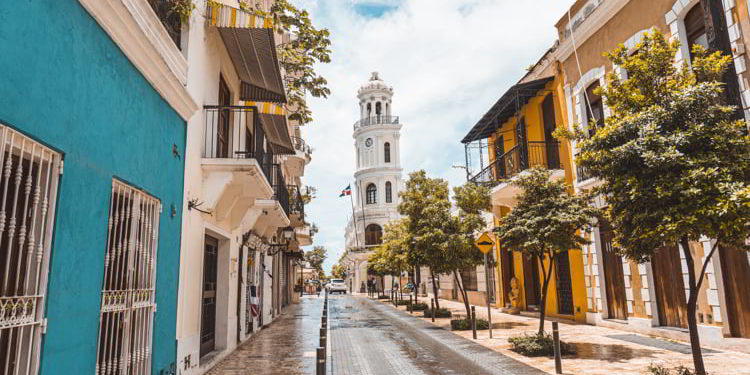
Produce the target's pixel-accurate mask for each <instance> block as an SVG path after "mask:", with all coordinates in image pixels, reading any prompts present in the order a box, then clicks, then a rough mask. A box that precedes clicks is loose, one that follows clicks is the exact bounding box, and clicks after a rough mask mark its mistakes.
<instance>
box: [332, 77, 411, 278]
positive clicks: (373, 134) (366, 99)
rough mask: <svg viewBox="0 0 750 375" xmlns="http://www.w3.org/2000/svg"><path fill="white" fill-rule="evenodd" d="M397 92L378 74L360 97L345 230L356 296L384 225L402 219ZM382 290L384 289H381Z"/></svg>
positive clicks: (371, 78)
mask: <svg viewBox="0 0 750 375" xmlns="http://www.w3.org/2000/svg"><path fill="white" fill-rule="evenodd" d="M392 97H393V88H392V87H390V86H388V85H386V84H385V82H383V80H381V79H380V76H379V74H378V73H377V72H374V73H372V75H371V76H370V80H369V81H368V82H366V83H365V84H363V85H362V86H361V87H360V89H359V91H358V92H357V98H358V99H359V113H360V116H359V117H360V118H359V120H358V121H357V122H355V123H354V129H353V131H354V132H353V134H352V137H353V138H354V148H355V151H356V153H355V155H356V161H355V163H356V164H355V165H356V172H355V173H354V180H355V183H354V205H355V209H354V217H353V218H350V220H349V223H348V225H347V228H346V242H345V243H346V247H347V249H348V250H349V251H350V253H351V256H348V257H347V258H350V259H349V262H348V264H347V265H346V266H347V268H348V269H349V275H350V276H351V277H349V278H348V279H349V280H347V282H348V283H349V284H350V287H351V288H352V291H355V292H359V291H360V290H361V289H362V285H366V283H367V280H368V276H367V256H369V254H370V253H371V252H372V250H373V249H374V248H375V247H376V246H377V245H379V244H380V243H382V238H383V230H384V228H385V224H387V223H388V222H390V221H392V220H395V219H398V218H399V217H400V215H399V213H398V203H399V192H400V191H401V188H402V180H401V172H402V169H401V147H400V145H401V140H400V135H401V123H400V122H399V118H398V117H397V116H394V115H393V114H392V112H391V111H392V101H391V99H392ZM378 287H380V286H379V285H378Z"/></svg>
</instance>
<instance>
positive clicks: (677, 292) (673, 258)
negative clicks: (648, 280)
mask: <svg viewBox="0 0 750 375" xmlns="http://www.w3.org/2000/svg"><path fill="white" fill-rule="evenodd" d="M651 268H652V270H653V272H652V273H653V275H654V287H655V288H656V305H657V307H658V310H659V324H660V325H662V326H668V327H679V328H687V302H686V300H685V285H684V283H683V281H682V265H681V262H680V253H679V249H678V248H677V246H676V245H672V246H665V247H662V248H660V249H658V250H656V252H654V255H653V256H652V257H651Z"/></svg>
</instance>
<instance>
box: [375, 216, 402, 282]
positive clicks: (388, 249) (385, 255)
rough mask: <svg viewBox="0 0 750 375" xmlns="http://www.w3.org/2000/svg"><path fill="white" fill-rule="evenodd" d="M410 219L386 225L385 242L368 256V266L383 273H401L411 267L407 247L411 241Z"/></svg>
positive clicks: (395, 274) (396, 274) (394, 274)
mask: <svg viewBox="0 0 750 375" xmlns="http://www.w3.org/2000/svg"><path fill="white" fill-rule="evenodd" d="M408 228H409V219H408V218H402V219H400V220H397V221H393V222H390V223H388V224H386V225H385V233H384V234H383V243H382V244H380V246H378V247H377V248H375V252H374V253H372V254H371V255H370V257H369V258H368V260H367V262H368V267H370V268H371V269H372V270H374V271H375V272H376V273H378V274H381V275H392V276H398V275H401V272H403V271H406V270H408V269H409V268H410V265H409V262H408V255H407V247H408V246H409V243H410V242H411V236H410V234H409V230H408Z"/></svg>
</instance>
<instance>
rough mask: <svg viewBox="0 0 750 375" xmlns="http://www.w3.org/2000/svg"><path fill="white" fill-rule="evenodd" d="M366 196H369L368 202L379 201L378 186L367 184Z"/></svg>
mask: <svg viewBox="0 0 750 375" xmlns="http://www.w3.org/2000/svg"><path fill="white" fill-rule="evenodd" d="M366 196H367V200H366V202H367V204H375V203H377V201H378V199H377V197H378V188H376V187H375V184H369V185H367V189H366Z"/></svg>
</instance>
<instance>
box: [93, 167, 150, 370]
mask: <svg viewBox="0 0 750 375" xmlns="http://www.w3.org/2000/svg"><path fill="white" fill-rule="evenodd" d="M160 211H161V203H160V202H159V200H157V199H156V198H154V197H152V196H150V195H147V194H146V193H144V192H142V191H140V190H136V189H134V188H132V187H130V186H127V185H125V184H123V183H121V182H119V181H113V182H112V197H111V200H110V208H109V223H108V226H109V230H108V235H107V254H106V256H105V258H104V281H103V285H102V299H101V312H100V315H99V340H98V343H97V360H96V374H98V375H110V374H113V375H114V374H132V375H141V374H143V375H147V374H149V373H150V372H151V343H152V334H153V317H154V310H155V307H156V305H155V303H154V292H155V288H154V287H155V281H156V251H157V244H158V241H159V213H160Z"/></svg>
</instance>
